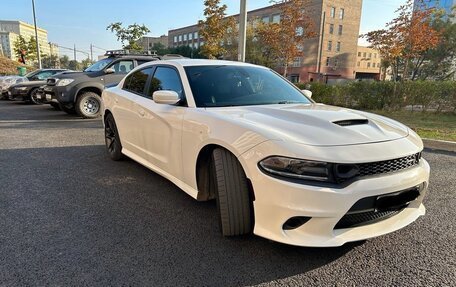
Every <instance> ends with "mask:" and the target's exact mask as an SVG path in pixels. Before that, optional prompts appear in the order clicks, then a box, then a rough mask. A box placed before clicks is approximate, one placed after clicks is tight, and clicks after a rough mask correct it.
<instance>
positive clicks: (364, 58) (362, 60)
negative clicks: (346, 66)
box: [355, 46, 382, 80]
mask: <svg viewBox="0 0 456 287" xmlns="http://www.w3.org/2000/svg"><path fill="white" fill-rule="evenodd" d="M357 51H358V52H357V54H356V67H355V73H356V74H355V78H356V79H375V80H380V76H381V63H382V59H381V57H380V52H379V51H378V50H375V49H373V48H369V47H364V46H358V50H357Z"/></svg>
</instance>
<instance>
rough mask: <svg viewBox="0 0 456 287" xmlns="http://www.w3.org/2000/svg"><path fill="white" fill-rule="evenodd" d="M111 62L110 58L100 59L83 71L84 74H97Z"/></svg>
mask: <svg viewBox="0 0 456 287" xmlns="http://www.w3.org/2000/svg"><path fill="white" fill-rule="evenodd" d="M112 61H113V59H112V58H106V59H102V60H100V61H98V62H96V63H95V64H93V65H92V66H90V67H88V68H87V69H85V70H84V72H99V71H101V70H103V69H104V68H105V67H106V66H107V65H109V64H110V63H111V62H112Z"/></svg>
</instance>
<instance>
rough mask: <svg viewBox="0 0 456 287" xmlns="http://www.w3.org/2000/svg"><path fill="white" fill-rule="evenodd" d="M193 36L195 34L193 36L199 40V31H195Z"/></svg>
mask: <svg viewBox="0 0 456 287" xmlns="http://www.w3.org/2000/svg"><path fill="white" fill-rule="evenodd" d="M193 36H194V37H193V38H195V40H197V39H198V32H195V33H193Z"/></svg>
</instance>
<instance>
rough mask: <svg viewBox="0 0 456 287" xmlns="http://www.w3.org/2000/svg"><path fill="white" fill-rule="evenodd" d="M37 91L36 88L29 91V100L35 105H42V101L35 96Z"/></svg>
mask: <svg viewBox="0 0 456 287" xmlns="http://www.w3.org/2000/svg"><path fill="white" fill-rule="evenodd" d="M37 93H38V88H35V89H33V90H31V91H30V93H29V100H30V102H31V103H32V104H35V105H42V104H43V103H42V102H41V101H40V100H38V99H37V98H36V94H37Z"/></svg>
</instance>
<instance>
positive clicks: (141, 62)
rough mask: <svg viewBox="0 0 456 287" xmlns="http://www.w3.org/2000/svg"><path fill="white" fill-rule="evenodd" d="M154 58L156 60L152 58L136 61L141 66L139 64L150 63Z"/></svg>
mask: <svg viewBox="0 0 456 287" xmlns="http://www.w3.org/2000/svg"><path fill="white" fill-rule="evenodd" d="M154 60H155V59H150V60H136V62H137V63H138V66H139V65H142V64H144V63H148V62H150V61H154Z"/></svg>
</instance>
